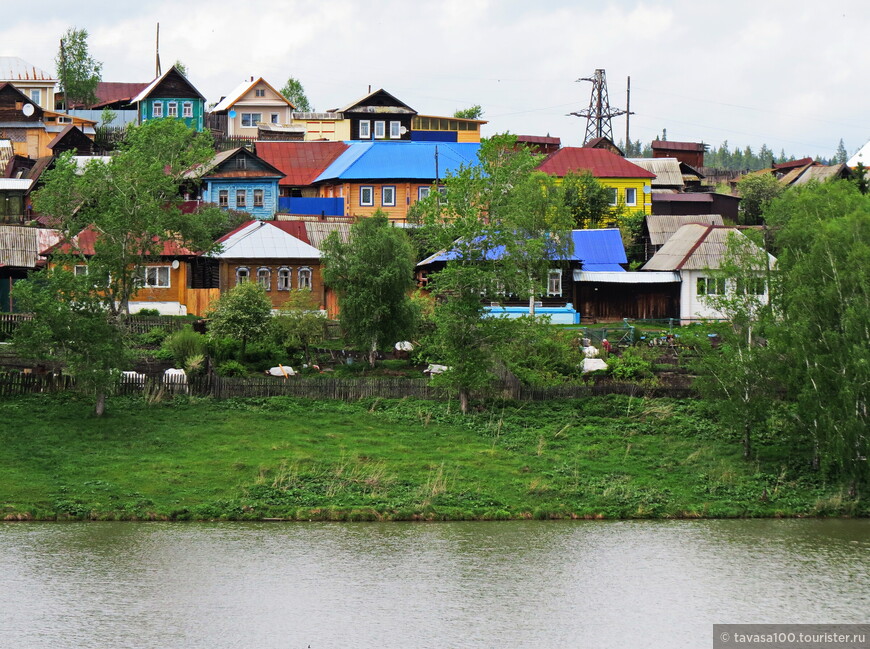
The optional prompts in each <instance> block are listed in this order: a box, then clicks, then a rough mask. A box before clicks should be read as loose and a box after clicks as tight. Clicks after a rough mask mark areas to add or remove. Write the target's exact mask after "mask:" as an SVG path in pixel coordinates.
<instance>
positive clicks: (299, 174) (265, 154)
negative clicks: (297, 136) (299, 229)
mask: <svg viewBox="0 0 870 649" xmlns="http://www.w3.org/2000/svg"><path fill="white" fill-rule="evenodd" d="M346 149H347V145H346V144H345V143H344V142H257V155H258V156H259V157H260V158H262V159H263V160H265V161H266V162H268V163H269V164H270V165H272V166H273V167H276V168H277V169H279V170H281V172H282V173H285V174H287V175H286V176H284V178H282V179H281V180H279V181H278V184H279V185H282V186H291V187H299V186H305V185H310V184H311V183H312V182H314V179H315V178H317V177H318V176H319V175H320V174H321V173H323V171H325V170H326V168H327V167H328V166H329V165H330V164H332V162H334V161H335V159H336V158H338V156H340V155H341V154H342V153H344V152H345V150H346ZM293 236H296V235H295V234H294V235H293Z"/></svg>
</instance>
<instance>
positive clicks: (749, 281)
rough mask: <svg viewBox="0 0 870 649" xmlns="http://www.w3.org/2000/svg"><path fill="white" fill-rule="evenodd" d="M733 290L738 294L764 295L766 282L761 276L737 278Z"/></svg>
mask: <svg viewBox="0 0 870 649" xmlns="http://www.w3.org/2000/svg"><path fill="white" fill-rule="evenodd" d="M734 290H735V292H736V293H737V294H738V295H766V294H767V282H766V281H765V279H764V278H763V277H747V278H738V279H737V280H736V281H735V282H734Z"/></svg>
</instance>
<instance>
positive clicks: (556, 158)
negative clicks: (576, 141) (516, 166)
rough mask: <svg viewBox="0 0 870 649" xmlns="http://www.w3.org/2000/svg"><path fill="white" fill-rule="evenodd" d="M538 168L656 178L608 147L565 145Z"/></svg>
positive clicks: (552, 172)
mask: <svg viewBox="0 0 870 649" xmlns="http://www.w3.org/2000/svg"><path fill="white" fill-rule="evenodd" d="M538 170H539V171H543V172H544V173H548V174H550V175H551V176H558V177H560V178H561V177H563V176H566V175H567V174H568V173H569V172H572V171H573V172H583V171H589V172H590V173H591V174H592V175H593V176H594V177H596V178H650V179H652V178H655V174H654V173H651V172H649V171H647V170H646V169H644V168H643V167H639V166H637V165H636V164H632V163H631V162H629V161H628V160H626V159H625V158H622V157H620V156H618V155H616V154H615V153H611V152H610V151H608V150H606V149H589V148H585V147H565V148H563V149H559V150H558V151H556V152H555V153H551V154H550V155H549V156H548V157H547V159H546V160H544V161H543V162H542V163H541V164H540V165H538Z"/></svg>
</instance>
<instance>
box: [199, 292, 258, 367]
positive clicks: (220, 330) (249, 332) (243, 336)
mask: <svg viewBox="0 0 870 649" xmlns="http://www.w3.org/2000/svg"><path fill="white" fill-rule="evenodd" d="M271 315H272V301H271V300H270V299H269V296H268V295H266V291H265V289H264V288H263V287H262V286H260V285H259V284H258V283H257V282H242V283H241V284H236V285H235V286H234V287H233V288H231V289H230V290H229V291H227V292H226V293H224V294H223V295H221V297H220V299H219V300H218V301H217V302H216V303H215V304H214V308H213V309H212V310H211V312H210V313H209V325H208V330H209V334H211V335H212V336H215V337H218V338H236V339H238V340H241V341H242V348H241V352H240V359H241V360H242V361H244V359H245V350H246V349H247V345H248V341H249V340H252V339H255V338H257V337H258V336H262V335H264V334H265V333H266V332H267V331H268V330H269V323H270V317H271Z"/></svg>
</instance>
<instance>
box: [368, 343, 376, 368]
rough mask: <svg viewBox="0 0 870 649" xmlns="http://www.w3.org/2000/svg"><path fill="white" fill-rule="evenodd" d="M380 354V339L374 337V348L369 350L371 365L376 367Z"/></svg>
mask: <svg viewBox="0 0 870 649" xmlns="http://www.w3.org/2000/svg"><path fill="white" fill-rule="evenodd" d="M377 354H378V339H377V338H374V337H373V338H372V348H371V349H370V350H369V366H370V367H372V368H373V367H374V366H375V361H376V360H377Z"/></svg>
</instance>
